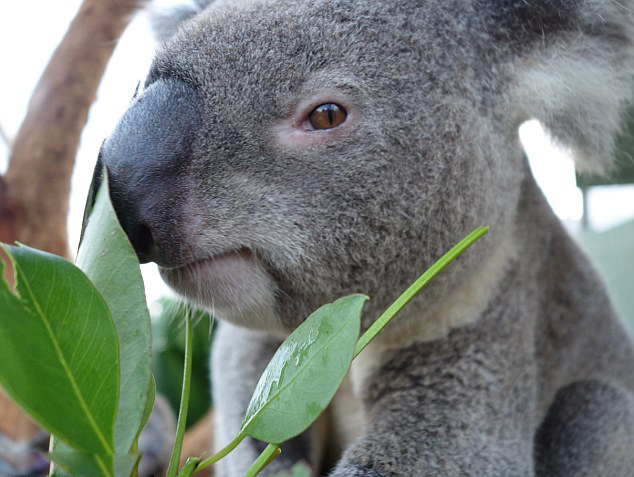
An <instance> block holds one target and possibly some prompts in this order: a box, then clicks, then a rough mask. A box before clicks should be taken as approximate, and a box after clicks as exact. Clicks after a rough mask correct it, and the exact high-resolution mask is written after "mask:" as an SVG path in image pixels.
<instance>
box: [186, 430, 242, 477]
mask: <svg viewBox="0 0 634 477" xmlns="http://www.w3.org/2000/svg"><path fill="white" fill-rule="evenodd" d="M246 436H247V435H246V434H244V433H242V432H241V433H240V434H238V436H237V437H236V438H235V439H234V440H232V441H231V442H229V444H227V445H226V446H225V447H224V448H223V449H221V450H219V451H218V452H216V453H215V454H214V455H212V456H211V457H208V458H207V459H205V460H203V461H202V462H201V463H200V464H198V466H197V467H196V472H198V471H199V470H203V469H205V468H207V467H209V466H210V465H212V464H215V463H216V462H218V461H219V460H220V459H222V458H223V457H225V456H226V455H227V454H229V453H230V452H231V451H232V450H233V449H235V448H236V447H238V444H240V442H242V441H243V440H244V438H245V437H246Z"/></svg>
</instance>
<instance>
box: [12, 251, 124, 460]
mask: <svg viewBox="0 0 634 477" xmlns="http://www.w3.org/2000/svg"><path fill="white" fill-rule="evenodd" d="M5 251H6V252H7V254H8V255H9V256H10V258H11V261H12V264H13V268H14V270H15V275H16V291H17V295H16V294H14V293H13V292H12V291H11V290H10V289H9V287H8V285H7V283H6V282H4V280H0V384H2V386H3V387H4V389H5V391H6V392H7V393H8V394H9V395H10V396H11V398H13V400H15V401H16V402H17V403H18V404H19V405H20V406H22V407H23V408H24V409H25V410H26V411H27V412H28V413H29V414H30V415H31V417H33V419H35V420H36V421H37V422H38V424H40V425H41V426H42V427H43V428H45V429H46V430H48V431H49V432H50V433H52V434H54V435H56V436H57V437H59V438H60V439H63V440H64V441H66V442H67V443H68V444H70V445H71V446H72V447H74V448H76V449H79V450H83V451H87V452H92V453H99V454H102V453H103V454H109V453H113V452H114V423H115V419H116V415H117V404H118V401H119V343H118V340H117V335H116V330H115V327H114V324H113V322H112V319H111V316H110V312H109V311H108V307H107V306H106V303H105V301H104V299H103V298H102V297H101V295H100V294H99V292H98V291H97V289H96V288H95V287H94V286H93V284H92V283H91V282H90V280H89V279H88V278H87V277H86V276H85V275H84V274H83V273H82V271H81V270H79V269H78V268H77V267H75V266H74V265H73V264H71V263H69V262H67V261H66V260H64V259H62V258H61V257H58V256H56V255H52V254H50V253H46V252H42V251H39V250H35V249H32V248H29V247H26V246H21V247H19V248H18V247H13V246H5ZM0 276H2V273H1V270H0Z"/></svg>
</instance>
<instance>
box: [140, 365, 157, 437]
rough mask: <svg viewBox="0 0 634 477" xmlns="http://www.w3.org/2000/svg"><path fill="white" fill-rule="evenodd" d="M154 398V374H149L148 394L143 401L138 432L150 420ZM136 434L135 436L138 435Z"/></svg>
mask: <svg viewBox="0 0 634 477" xmlns="http://www.w3.org/2000/svg"><path fill="white" fill-rule="evenodd" d="M155 400H156V382H155V381H154V376H153V375H150V384H149V386H148V395H147V400H146V401H145V409H144V410H143V416H142V418H141V426H140V428H139V431H138V434H141V431H142V430H143V428H144V427H145V425H146V424H147V422H148V421H149V420H150V416H151V415H152V409H154V401H155ZM138 434H137V436H136V437H137V438H138V437H139V436H138Z"/></svg>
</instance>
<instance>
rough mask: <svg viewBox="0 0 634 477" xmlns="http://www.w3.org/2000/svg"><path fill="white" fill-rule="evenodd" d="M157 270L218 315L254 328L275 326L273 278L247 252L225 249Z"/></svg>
mask: <svg viewBox="0 0 634 477" xmlns="http://www.w3.org/2000/svg"><path fill="white" fill-rule="evenodd" d="M159 271H160V273H161V276H162V277H163V279H164V280H165V281H166V282H167V283H168V284H169V285H170V286H171V287H172V288H173V289H174V290H175V291H176V292H178V293H179V294H181V295H182V296H184V297H185V298H186V299H188V300H189V301H192V302H194V303H195V304H196V305H198V306H200V307H202V308H205V309H207V310H209V311H210V312H212V314H214V315H215V316H217V317H218V318H222V319H225V320H229V321H233V322H236V323H237V324H242V325H245V326H248V327H250V328H254V329H263V330H272V329H276V328H277V318H276V317H275V313H274V308H275V291H276V285H275V282H274V280H273V279H272V278H271V276H270V275H269V274H268V273H267V272H266V270H265V269H264V267H263V266H262V265H261V264H260V263H259V262H258V261H257V260H256V259H255V258H254V257H253V256H252V254H251V253H250V252H247V251H236V252H229V253H225V254H222V255H218V256H215V257H212V258H208V259H204V260H199V261H196V262H192V263H189V264H187V265H184V266H182V267H178V268H159Z"/></svg>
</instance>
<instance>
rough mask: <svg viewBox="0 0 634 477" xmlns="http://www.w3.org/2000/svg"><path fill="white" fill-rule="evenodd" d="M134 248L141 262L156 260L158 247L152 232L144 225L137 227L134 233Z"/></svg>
mask: <svg viewBox="0 0 634 477" xmlns="http://www.w3.org/2000/svg"><path fill="white" fill-rule="evenodd" d="M136 238H137V240H136V248H137V254H138V255H139V260H141V262H146V261H152V260H154V259H155V258H156V256H157V252H158V247H157V245H156V242H155V241H154V237H153V236H152V231H151V230H150V228H149V227H148V226H147V225H145V224H141V225H139V228H138V229H137V233H136Z"/></svg>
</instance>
